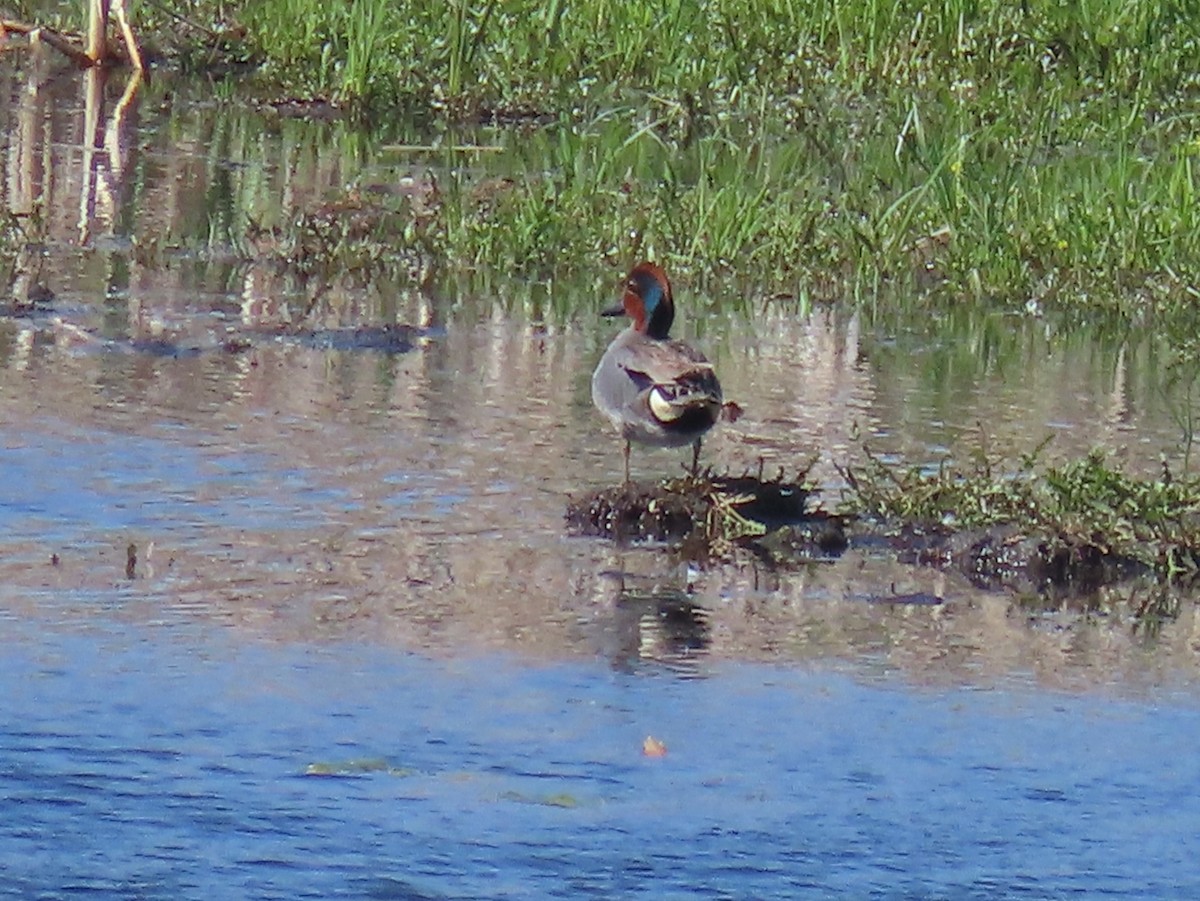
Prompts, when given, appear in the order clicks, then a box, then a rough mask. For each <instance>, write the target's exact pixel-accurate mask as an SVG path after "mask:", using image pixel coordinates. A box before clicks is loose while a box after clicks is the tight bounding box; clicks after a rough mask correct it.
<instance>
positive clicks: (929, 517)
mask: <svg viewBox="0 0 1200 901" xmlns="http://www.w3.org/2000/svg"><path fill="white" fill-rule="evenodd" d="M1037 459H1038V453H1034V454H1030V455H1028V456H1026V457H1024V458H1023V459H1022V460H1021V461H1019V463H1018V465H1017V466H1016V467H1015V468H1013V469H1011V470H1009V471H1005V472H1003V473H1001V472H998V469H997V467H998V466H999V465H1000V464H999V463H998V462H996V461H991V460H989V459H987V458H986V457H984V456H981V457H979V458H977V460H976V461H975V464H974V466H973V468H969V469H960V468H956V467H951V466H943V467H940V468H939V469H938V470H937V471H936V472H932V473H931V472H928V471H922V470H919V469H916V468H907V469H905V468H898V467H894V466H890V465H888V464H887V463H885V462H883V461H881V460H880V459H879V458H878V457H876V456H874V455H872V454H870V453H868V455H867V463H866V464H865V465H864V466H859V467H846V468H845V469H843V476H844V477H845V479H846V482H847V485H848V486H849V488H848V492H847V497H846V498H845V512H848V513H853V514H856V515H859V516H863V517H867V518H870V519H873V520H876V521H886V522H890V523H900V524H903V525H904V526H905V527H910V528H911V527H916V528H920V529H925V530H931V531H935V532H941V533H963V532H972V533H980V532H988V531H990V532H991V533H993V534H1002V535H1004V536H1005V541H1006V542H1008V543H1009V544H1010V545H1011V544H1012V539H1013V538H1014V536H1015V539H1016V541H1018V542H1021V541H1026V540H1027V539H1033V541H1034V544H1033V545H1031V546H1030V547H1029V549H1028V551H1029V552H1031V553H1032V552H1033V550H1034V549H1037V550H1038V551H1039V552H1040V553H1043V554H1048V555H1049V556H1053V555H1054V554H1056V553H1061V552H1064V551H1069V552H1071V553H1073V554H1075V555H1077V556H1078V555H1083V556H1091V557H1093V558H1094V559H1095V560H1096V561H1097V563H1103V562H1105V561H1115V562H1120V563H1131V564H1136V565H1138V566H1141V567H1145V568H1146V569H1148V570H1150V571H1152V572H1154V573H1155V574H1156V575H1158V576H1159V577H1161V578H1164V579H1168V580H1177V579H1187V580H1193V579H1195V578H1196V577H1197V576H1198V575H1200V478H1197V477H1194V476H1192V477H1185V478H1180V477H1177V476H1175V475H1174V474H1173V473H1172V472H1171V471H1170V470H1169V468H1168V467H1167V466H1166V465H1165V464H1164V466H1163V469H1162V473H1161V475H1160V476H1159V477H1158V478H1153V479H1142V478H1135V477H1133V476H1130V475H1127V474H1125V473H1123V472H1120V471H1119V470H1116V469H1114V468H1112V467H1111V466H1109V464H1108V462H1107V460H1106V458H1105V456H1104V454H1103V453H1101V452H1099V451H1096V452H1093V453H1091V454H1089V455H1087V456H1086V457H1084V458H1083V459H1080V460H1076V461H1073V462H1070V463H1067V464H1064V465H1062V466H1049V467H1046V468H1044V469H1041V468H1039V467H1038V465H1037Z"/></svg>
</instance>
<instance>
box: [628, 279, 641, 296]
mask: <svg viewBox="0 0 1200 901" xmlns="http://www.w3.org/2000/svg"><path fill="white" fill-rule="evenodd" d="M625 290H626V291H632V292H633V293H634V294H637V290H638V283H637V282H635V281H634V280H633V279H630V280H629V281H627V282H626V283H625Z"/></svg>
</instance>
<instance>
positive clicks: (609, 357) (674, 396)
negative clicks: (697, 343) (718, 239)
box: [592, 263, 723, 481]
mask: <svg viewBox="0 0 1200 901" xmlns="http://www.w3.org/2000/svg"><path fill="white" fill-rule="evenodd" d="M621 314H624V315H626V316H629V317H630V318H631V319H632V320H633V323H632V324H631V325H630V326H629V327H628V328H627V329H625V330H624V331H623V332H621V333H620V334H619V335H617V337H616V338H614V339H613V342H612V344H610V345H609V346H608V350H606V351H605V352H604V356H603V357H601V358H600V363H599V364H598V365H597V366H596V371H595V372H594V373H593V374H592V401H593V402H594V403H595V405H596V406H597V408H599V410H600V411H601V412H602V413H604V415H605V416H607V417H608V418H609V419H610V420H611V421H612V424H613V426H614V427H615V428H616V429H617V431H618V432H620V434H621V437H622V438H624V439H625V480H626V481H629V443H630V442H631V441H637V442H639V443H640V444H649V445H653V446H656V447H683V446H684V445H687V444H690V445H692V447H693V451H694V454H693V457H692V471H693V473H694V472H695V470H696V467H697V464H698V461H699V455H700V439H701V437H702V436H703V435H704V433H705V432H707V431H708V430H709V429H711V428H712V427H713V425H714V424H715V423H716V421H717V420H718V419H719V418H720V416H721V410H722V406H723V400H722V395H721V383H720V382H719V381H718V380H717V376H716V373H715V372H713V367H712V364H711V363H709V362H708V360H707V359H705V357H704V355H703V354H702V353H700V352H699V351H698V350H696V349H695V348H693V347H691V346H689V345H688V344H685V343H684V342H682V341H673V340H671V339H670V338H669V337H668V335H669V332H670V329H671V323H672V321H673V320H674V318H675V306H674V300H673V298H672V297H671V283H670V282H669V281H668V280H667V276H666V273H665V272H663V270H662V269H661V268H660V267H658V266H656V265H654V264H653V263H642V264H640V265H638V266H636V267H635V268H634V270H633V272H631V273H630V274H629V278H628V279H627V280H626V282H625V293H624V296H623V298H622V301H621V305H620V306H618V307H615V308H613V309H611V310H605V311H604V313H603V314H602V315H605V316H618V315H621Z"/></svg>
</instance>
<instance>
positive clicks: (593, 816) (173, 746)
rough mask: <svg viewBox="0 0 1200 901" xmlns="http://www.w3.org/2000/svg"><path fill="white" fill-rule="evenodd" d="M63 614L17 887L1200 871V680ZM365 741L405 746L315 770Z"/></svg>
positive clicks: (21, 699)
mask: <svg viewBox="0 0 1200 901" xmlns="http://www.w3.org/2000/svg"><path fill="white" fill-rule="evenodd" d="M33 631H34V630H32V629H28V628H27V627H19V628H18V630H17V633H16V634H13V633H12V632H9V634H8V637H7V638H6V639H5V647H4V655H3V664H2V666H3V669H2V671H0V672H2V679H3V682H4V683H5V685H6V686H7V687H8V691H7V692H6V697H7V700H6V702H5V703H6V707H7V708H8V710H7V714H8V717H7V718H6V722H8V723H9V724H10V725H9V726H8V728H6V730H5V731H4V733H3V738H2V739H0V740H2V741H3V750H2V752H3V758H4V760H5V761H6V765H5V768H4V771H3V774H2V776H0V786H2V788H0V793H2V796H3V798H4V803H5V805H6V806H9V807H10V810H9V814H10V815H6V816H5V817H4V818H3V820H2V821H0V849H2V850H0V863H2V864H3V866H4V872H5V874H6V876H5V882H6V888H7V890H8V891H9V892H10V893H11V894H12V895H13V896H14V897H26V898H33V897H67V896H75V895H83V894H89V893H90V894H92V895H99V896H111V897H134V896H136V897H152V898H158V897H161V898H181V897H205V896H207V897H213V896H216V897H227V896H240V897H248V896H253V897H263V898H268V897H271V898H273V897H280V898H283V897H314V898H316V897H369V898H479V897H490V898H525V897H564V898H567V897H571V898H576V897H595V898H608V897H632V896H637V897H655V898H673V897H678V898H684V897H781V896H797V897H804V896H811V897H816V896H822V895H830V894H834V895H841V896H846V895H848V896H852V897H864V896H868V895H870V896H875V897H886V898H928V897H948V898H949V897H953V898H970V897H978V898H993V897H997V896H1005V897H1009V896H1029V897H1037V898H1055V897H1067V896H1073V895H1087V896H1097V895H1113V896H1117V897H1152V896H1158V897H1189V896H1191V895H1192V894H1194V892H1195V891H1196V890H1197V889H1200V879H1198V878H1197V876H1196V874H1195V868H1194V866H1193V865H1192V864H1193V860H1194V856H1193V855H1194V848H1193V847H1191V846H1190V842H1191V837H1192V836H1194V835H1195V834H1196V826H1197V825H1198V820H1200V807H1198V806H1197V803H1196V801H1195V800H1194V799H1195V798H1196V797H1197V788H1200V764H1198V763H1197V762H1196V760H1195V758H1194V755H1188V754H1181V753H1179V748H1178V741H1179V738H1180V736H1181V735H1195V734H1196V730H1197V728H1198V727H1200V711H1198V709H1197V707H1196V705H1195V703H1194V698H1160V699H1158V701H1156V702H1148V701H1146V700H1139V701H1129V700H1119V699H1115V698H1112V697H1103V698H1101V697H1092V696H1087V695H1085V696H1069V695H1062V694H1058V693H1053V692H1051V693H1044V692H1030V691H1028V690H1022V689H1020V688H1016V689H1002V690H991V691H980V690H973V689H970V688H961V687H960V688H954V689H948V690H936V691H921V690H912V689H911V688H907V687H905V686H903V685H896V684H891V683H889V682H888V681H886V680H885V681H882V682H880V681H875V680H861V679H855V678H851V677H849V676H847V675H845V674H838V673H828V672H810V671H806V670H805V669H804V668H794V667H769V666H763V665H736V666H735V665H730V666H726V667H721V668H720V669H719V670H718V671H716V672H713V673H711V674H710V677H709V678H705V679H695V680H680V679H677V678H671V677H666V676H662V675H648V674H644V673H629V672H622V671H620V670H614V669H612V668H608V667H604V666H602V665H599V664H596V663H589V662H576V663H553V664H549V665H537V666H531V665H529V664H528V663H527V662H526V661H523V660H520V659H513V658H508V657H500V658H497V657H488V656H485V657H467V658H465V659H458V658H449V659H447V658H440V659H439V658H430V657H426V656H420V655H415V654H408V653H400V652H396V651H393V650H385V649H380V648H378V647H372V646H366V645H361V644H353V643H346V644H332V645H322V646H300V645H295V644H290V643H285V644H269V643H252V644H242V643H238V642H231V641H229V639H228V636H223V635H221V634H220V633H212V632H211V631H208V630H206V629H203V628H196V627H194V626H188V625H185V624H180V623H164V624H161V625H158V626H139V627H135V628H132V629H131V628H125V627H122V628H117V627H111V628H97V627H93V628H91V629H89V630H88V631H86V632H81V631H78V630H74V629H72V630H62V629H52V630H39V631H38V632H37V634H32V635H31V634H28V633H29V632H33ZM22 632H25V633H26V634H20V633H22ZM647 734H653V735H655V736H656V737H659V738H660V739H662V740H663V741H665V742H666V744H667V746H668V752H667V755H666V756H665V757H663V758H661V759H649V758H644V757H642V756H641V753H640V745H641V741H642V738H643V737H644V736H645V735H647ZM366 760H382V761H385V762H386V763H387V765H388V766H390V767H391V768H392V769H391V771H375V772H367V773H362V774H357V773H355V774H350V775H342V776H311V775H305V772H306V770H307V769H308V767H309V766H311V765H312V764H314V763H318V762H320V763H327V764H329V765H331V766H334V767H336V766H338V765H339V764H340V765H342V766H344V767H347V768H352V765H353V763H354V762H355V761H366Z"/></svg>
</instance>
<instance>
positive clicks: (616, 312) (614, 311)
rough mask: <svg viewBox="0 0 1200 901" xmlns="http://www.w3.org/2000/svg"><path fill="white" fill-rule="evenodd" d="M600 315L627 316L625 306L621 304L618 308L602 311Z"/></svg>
mask: <svg viewBox="0 0 1200 901" xmlns="http://www.w3.org/2000/svg"><path fill="white" fill-rule="evenodd" d="M600 315H601V316H624V315H625V305H624V304H621V303H619V304H617V305H616V306H613V307H609V308H608V309H606V310H601V311H600Z"/></svg>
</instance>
